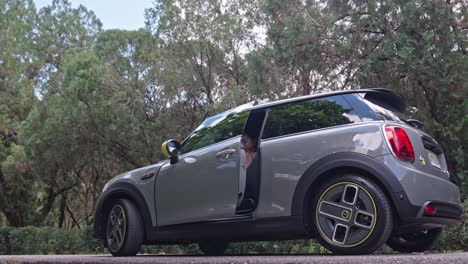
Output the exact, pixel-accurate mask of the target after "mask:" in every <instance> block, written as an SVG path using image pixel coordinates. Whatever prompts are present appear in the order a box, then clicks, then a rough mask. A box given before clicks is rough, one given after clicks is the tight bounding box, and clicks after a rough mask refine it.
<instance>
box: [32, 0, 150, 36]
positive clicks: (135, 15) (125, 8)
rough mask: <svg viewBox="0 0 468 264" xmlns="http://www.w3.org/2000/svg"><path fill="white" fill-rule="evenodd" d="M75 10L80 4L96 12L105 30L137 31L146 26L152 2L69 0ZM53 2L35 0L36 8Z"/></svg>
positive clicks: (146, 0) (139, 0)
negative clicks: (146, 9) (147, 10)
mask: <svg viewBox="0 0 468 264" xmlns="http://www.w3.org/2000/svg"><path fill="white" fill-rule="evenodd" d="M69 1H70V2H71V3H72V6H73V7H74V8H76V7H78V6H79V5H80V4H81V5H83V6H85V7H86V8H87V9H88V10H92V11H94V13H95V14H96V16H97V17H98V18H99V19H100V20H101V22H102V27H103V29H127V30H135V29H139V28H142V27H144V26H145V8H148V7H151V6H152V0H69ZM50 3H52V0H34V4H35V5H36V8H37V9H38V10H39V9H40V8H42V7H44V6H46V5H49V4H50Z"/></svg>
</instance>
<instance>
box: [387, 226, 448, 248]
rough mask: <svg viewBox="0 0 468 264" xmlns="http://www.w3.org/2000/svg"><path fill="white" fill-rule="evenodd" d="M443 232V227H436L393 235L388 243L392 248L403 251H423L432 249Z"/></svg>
mask: <svg viewBox="0 0 468 264" xmlns="http://www.w3.org/2000/svg"><path fill="white" fill-rule="evenodd" d="M441 233H442V228H441V227H439V228H434V229H429V230H426V231H421V232H415V233H411V234H400V235H393V236H391V237H390V238H389V239H388V241H387V245H388V246H389V247H391V248H392V249H394V250H396V251H398V252H402V253H411V252H423V251H426V250H429V249H431V247H432V245H434V243H435V242H436V241H437V239H438V238H439V237H440V234H441Z"/></svg>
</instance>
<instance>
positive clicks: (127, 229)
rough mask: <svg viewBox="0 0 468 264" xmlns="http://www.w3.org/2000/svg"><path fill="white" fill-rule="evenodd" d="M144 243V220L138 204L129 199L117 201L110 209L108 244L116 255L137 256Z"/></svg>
mask: <svg viewBox="0 0 468 264" xmlns="http://www.w3.org/2000/svg"><path fill="white" fill-rule="evenodd" d="M142 244H143V222H142V219H141V216H140V213H139V212H138V209H137V208H136V206H135V205H134V204H133V203H132V202H131V201H129V200H127V199H119V200H117V201H115V202H114V203H113V205H112V208H111V209H110V211H109V214H108V217H107V226H106V245H107V248H108V249H109V252H110V253H111V254H112V255H114V256H135V255H136V254H137V253H138V251H140V249H141V245H142Z"/></svg>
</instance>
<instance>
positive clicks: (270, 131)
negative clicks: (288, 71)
mask: <svg viewBox="0 0 468 264" xmlns="http://www.w3.org/2000/svg"><path fill="white" fill-rule="evenodd" d="M360 121H361V120H360V118H359V117H358V116H357V115H356V114H355V113H354V111H353V109H352V107H351V106H350V105H349V103H348V102H347V101H346V100H345V99H344V98H343V97H342V96H339V95H338V96H329V97H325V98H318V99H312V100H308V101H303V102H298V103H289V104H285V105H280V106H276V107H272V108H271V111H270V112H269V113H268V117H267V121H266V124H265V128H264V130H263V135H262V139H267V138H272V137H278V136H283V135H288V134H294V133H299V132H304V131H309V130H314V129H320V128H325V127H331V126H338V125H344V124H350V123H355V122H360Z"/></svg>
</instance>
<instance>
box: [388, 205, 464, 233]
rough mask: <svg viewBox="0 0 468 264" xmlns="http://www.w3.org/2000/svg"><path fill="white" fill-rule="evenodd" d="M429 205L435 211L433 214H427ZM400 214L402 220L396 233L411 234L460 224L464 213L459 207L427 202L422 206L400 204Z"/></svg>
mask: <svg viewBox="0 0 468 264" xmlns="http://www.w3.org/2000/svg"><path fill="white" fill-rule="evenodd" d="M428 205H432V206H433V208H434V209H435V211H434V213H433V214H428V213H427V212H425V209H426V207H427V206H428ZM398 213H399V215H400V219H399V222H398V226H397V229H396V230H395V232H396V233H409V232H417V231H422V230H427V229H432V228H437V227H443V226H446V225H453V224H459V223H460V222H461V216H462V213H463V211H462V208H461V207H460V206H458V205H454V204H450V203H445V202H438V201H436V202H434V201H427V202H425V203H424V204H423V205H421V206H417V205H412V204H400V211H399V212H398Z"/></svg>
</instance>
